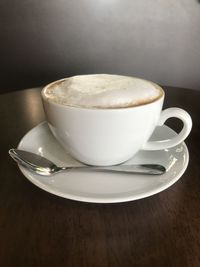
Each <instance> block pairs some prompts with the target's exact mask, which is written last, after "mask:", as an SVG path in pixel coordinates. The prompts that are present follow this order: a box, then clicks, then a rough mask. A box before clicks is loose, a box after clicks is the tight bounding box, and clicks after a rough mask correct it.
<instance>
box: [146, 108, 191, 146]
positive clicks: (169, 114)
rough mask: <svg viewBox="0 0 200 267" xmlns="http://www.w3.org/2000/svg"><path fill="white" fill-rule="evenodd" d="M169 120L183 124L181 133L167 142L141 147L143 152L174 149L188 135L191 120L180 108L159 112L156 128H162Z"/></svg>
mask: <svg viewBox="0 0 200 267" xmlns="http://www.w3.org/2000/svg"><path fill="white" fill-rule="evenodd" d="M169 118H178V119H180V120H182V122H183V129H182V130H181V132H180V133H179V134H178V135H176V136H175V137H173V138H172V139H169V140H161V141H150V142H147V143H146V144H145V145H144V146H143V148H142V149H143V150H161V149H165V148H170V147H174V146H176V145H178V144H180V143H181V142H183V141H184V140H185V139H186V137H187V136H188V135H189V133H190V131H191V128H192V119H191V117H190V115H189V114H188V113H187V112H186V111H185V110H183V109H181V108H168V109H165V110H163V111H162V112H161V116H160V120H159V122H158V126H162V125H163V124H164V123H165V121H166V120H167V119H169Z"/></svg>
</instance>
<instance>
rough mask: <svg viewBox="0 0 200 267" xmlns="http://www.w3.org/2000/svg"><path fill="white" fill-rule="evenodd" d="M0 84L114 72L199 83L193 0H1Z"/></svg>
mask: <svg viewBox="0 0 200 267" xmlns="http://www.w3.org/2000/svg"><path fill="white" fill-rule="evenodd" d="M0 33H1V41H0V58H1V67H0V73H1V74H0V87H1V90H4V89H5V88H15V89H16V88H23V87H30V86H35V85H39V84H44V83H47V82H49V81H51V80H54V79H57V78H61V77H65V76H68V75H75V74H82V73H100V72H104V73H119V74H126V75H133V76H139V77H143V78H146V79H150V80H153V81H155V82H158V83H160V84H165V85H172V86H179V87H186V88H194V89H200V34H199V33H200V4H199V2H198V1H197V0H48V1H47V0H45V1H44V0H43V1H41V0H20V1H17V0H13V1H6V0H1V3H0Z"/></svg>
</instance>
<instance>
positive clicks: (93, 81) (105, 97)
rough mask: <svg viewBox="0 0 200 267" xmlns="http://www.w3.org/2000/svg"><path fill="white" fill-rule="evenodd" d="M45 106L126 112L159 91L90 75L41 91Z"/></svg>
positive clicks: (144, 83) (151, 85) (122, 79)
mask: <svg viewBox="0 0 200 267" xmlns="http://www.w3.org/2000/svg"><path fill="white" fill-rule="evenodd" d="M43 94H44V96H45V98H46V99H47V100H48V101H49V102H54V103H57V104H61V105H66V106H74V107H82V108H126V107H133V106H139V105H144V104H148V103H151V102H153V101H155V100H157V99H159V98H160V97H161V96H162V95H163V94H164V92H163V90H162V89H161V87H159V86H158V85H157V84H155V83H153V82H150V81H146V80H143V79H139V78H134V77H128V76H121V75H110V74H90V75H78V76H73V77H69V78H65V79H63V80H59V81H56V82H54V83H51V84H50V85H48V86H47V87H46V88H45V90H44V91H43Z"/></svg>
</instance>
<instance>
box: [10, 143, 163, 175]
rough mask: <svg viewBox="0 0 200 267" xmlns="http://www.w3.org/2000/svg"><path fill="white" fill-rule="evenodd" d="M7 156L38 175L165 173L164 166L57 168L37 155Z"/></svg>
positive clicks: (12, 152) (19, 153)
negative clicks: (97, 172)
mask: <svg viewBox="0 0 200 267" xmlns="http://www.w3.org/2000/svg"><path fill="white" fill-rule="evenodd" d="M8 153H9V155H10V156H11V157H12V158H13V159H14V160H15V161H16V162H17V163H19V164H20V165H22V166H24V167H26V168H27V169H29V170H31V171H33V172H35V173H37V174H40V175H46V176H48V175H52V174H56V173H58V172H60V171H67V170H94V171H105V172H107V171H109V172H124V173H141V174H152V175H155V174H163V173H165V172H166V169H165V167H164V166H162V165H159V164H134V165H113V166H89V165H83V166H74V167H58V166H57V165H56V164H55V163H53V162H52V161H50V160H48V159H46V158H44V157H42V156H40V155H37V154H35V153H32V152H28V151H24V150H19V149H14V148H12V149H10V150H9V152H8Z"/></svg>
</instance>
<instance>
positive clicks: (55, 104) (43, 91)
mask: <svg viewBox="0 0 200 267" xmlns="http://www.w3.org/2000/svg"><path fill="white" fill-rule="evenodd" d="M70 77H71V76H69V77H66V78H62V79H59V80H56V81H53V82H51V83H48V84H47V85H45V86H44V87H43V88H42V91H41V96H42V99H43V100H44V101H45V102H47V103H49V104H51V105H53V106H57V107H62V108H67V109H76V110H78V109H81V110H98V111H103V110H104V111H109V110H110V111H114V110H115V111H116V110H130V109H136V108H141V107H144V106H148V105H151V104H154V103H155V102H157V101H159V100H161V99H164V97H165V91H164V89H163V88H162V87H161V86H160V85H158V84H156V83H154V82H152V81H149V80H145V79H142V78H138V77H133V76H127V77H131V78H136V79H140V80H143V81H147V82H150V83H152V84H153V85H154V86H155V87H157V88H158V89H159V90H160V91H161V94H160V95H159V96H158V97H157V98H155V99H154V100H152V101H150V102H148V103H143V104H138V105H135V106H127V107H111V108H101V107H80V106H73V105H65V104H60V103H57V102H53V101H51V100H48V98H47V97H46V96H45V91H46V90H47V89H48V88H49V87H51V86H54V85H55V84H58V83H62V82H63V81H65V80H66V79H68V78H70Z"/></svg>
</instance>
